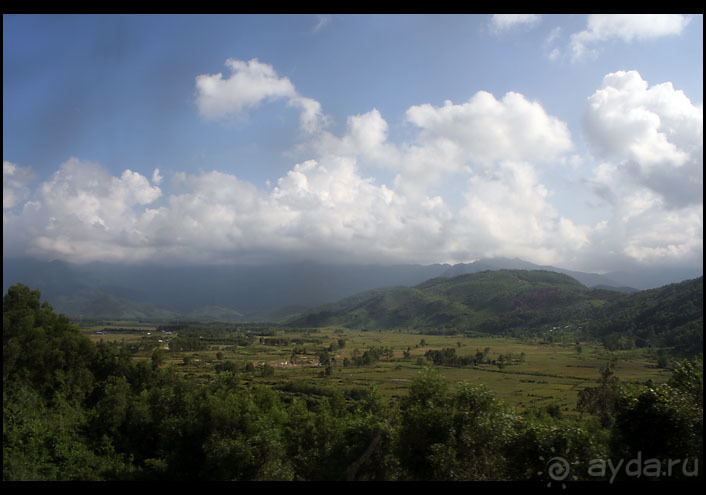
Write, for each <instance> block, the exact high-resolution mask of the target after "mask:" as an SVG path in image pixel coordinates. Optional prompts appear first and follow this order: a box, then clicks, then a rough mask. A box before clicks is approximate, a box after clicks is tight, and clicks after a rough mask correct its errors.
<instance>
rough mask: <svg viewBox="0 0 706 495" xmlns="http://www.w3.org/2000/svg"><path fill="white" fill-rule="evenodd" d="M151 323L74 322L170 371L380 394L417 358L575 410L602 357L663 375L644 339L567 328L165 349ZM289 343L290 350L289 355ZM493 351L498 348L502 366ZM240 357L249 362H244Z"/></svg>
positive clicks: (392, 392) (525, 402)
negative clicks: (464, 359) (435, 359)
mask: <svg viewBox="0 0 706 495" xmlns="http://www.w3.org/2000/svg"><path fill="white" fill-rule="evenodd" d="M157 328H158V326H157V325H145V324H140V323H139V322H106V323H102V324H100V325H92V326H88V325H85V326H83V327H82V332H83V333H84V334H86V335H88V336H89V337H90V338H91V339H92V340H94V341H95V342H99V341H101V340H102V341H104V342H116V343H121V344H130V345H132V346H134V349H136V353H135V358H136V359H150V358H151V355H152V352H153V351H154V349H161V350H162V351H163V352H162V356H163V361H162V364H161V366H162V367H171V368H172V369H173V370H175V372H177V373H178V374H181V375H184V376H187V377H189V378H191V379H194V380H196V381H198V382H202V383H205V382H209V381H211V380H212V379H213V378H214V376H215V375H216V373H217V372H218V369H219V366H222V365H223V364H224V363H229V364H230V365H231V366H232V367H234V368H235V369H237V372H238V374H239V376H240V377H241V378H242V379H243V380H244V381H245V382H246V383H265V384H268V385H270V386H272V387H277V388H279V389H285V390H286V389H287V385H291V384H296V385H297V386H298V387H300V389H301V387H304V388H306V389H307V390H308V391H312V390H322V389H323V390H330V389H331V388H340V389H342V390H343V391H347V390H355V389H370V388H373V387H374V388H375V390H376V391H377V392H378V393H379V394H380V395H381V396H382V397H385V398H393V397H400V396H403V395H405V394H406V393H407V388H408V386H409V384H410V382H411V381H412V380H413V378H414V377H415V376H416V375H417V374H418V373H419V372H420V371H421V370H422V369H423V368H425V367H435V368H436V369H438V370H439V371H440V373H441V374H442V376H443V377H444V378H446V379H447V380H448V381H450V382H461V381H465V382H469V383H471V384H474V385H479V384H484V385H486V386H487V387H488V388H489V389H490V390H491V391H492V392H493V393H494V394H495V395H496V397H497V398H498V399H500V400H502V401H504V402H506V403H507V404H508V405H511V406H513V407H515V408H517V409H519V410H524V409H528V408H533V407H543V406H547V405H558V406H559V407H560V408H561V410H562V411H564V412H565V413H569V414H572V413H574V412H575V407H576V400H577V394H578V391H579V390H581V389H583V388H584V387H587V386H593V385H594V384H595V382H596V381H597V379H598V377H599V371H600V369H601V368H602V367H605V366H606V365H607V364H608V363H609V362H610V361H613V363H614V370H615V373H616V375H617V376H618V377H619V378H620V380H621V381H623V382H639V383H644V382H646V381H648V380H651V381H652V382H654V383H662V382H665V381H666V380H667V379H668V378H669V371H667V370H666V369H662V368H658V367H656V366H655V362H654V359H652V358H650V356H649V355H648V352H647V350H646V349H641V350H632V351H608V350H606V349H605V348H604V347H603V346H602V345H601V344H598V343H592V342H580V343H579V344H577V342H576V341H575V340H574V339H573V338H572V337H571V336H570V335H564V336H563V337H562V336H561V335H557V336H556V338H554V339H552V340H554V341H553V342H547V341H543V340H541V339H539V338H535V339H527V340H520V339H516V338H510V337H497V338H493V337H469V336H465V335H425V334H420V333H409V332H402V331H399V332H398V331H383V332H379V331H358V330H349V329H345V330H344V329H340V328H325V329H311V330H307V329H300V330H297V331H293V330H287V331H286V332H285V331H284V330H283V329H268V331H267V332H263V334H264V335H257V334H253V335H251V337H250V341H251V343H249V344H248V345H233V344H229V343H225V344H223V343H221V344H219V343H215V344H209V345H205V346H204V348H203V349H199V350H187V351H175V350H173V349H170V347H172V346H170V342H173V340H174V339H175V338H178V336H179V335H178V332H173V333H167V332H159V331H157ZM203 333H204V334H207V331H204V332H203ZM267 339H273V340H276V341H277V343H278V345H272V344H271V343H270V344H268V343H266V342H267ZM341 340H343V341H345V344H344V346H343V347H342V348H340V347H339V348H337V349H335V350H331V347H330V346H331V344H333V345H334V348H335V347H338V343H339V342H340V341H341ZM296 342H299V343H298V344H297V343H296ZM371 347H375V348H379V349H380V348H385V349H389V351H388V353H386V355H384V356H383V357H381V358H380V359H379V360H377V361H375V362H374V363H371V364H367V365H353V364H351V361H352V360H353V357H354V356H356V355H361V354H362V353H363V352H365V351H366V350H368V349H370V348H371ZM445 348H454V349H455V353H456V355H458V356H466V355H474V354H476V353H477V352H483V351H485V353H486V356H487V360H488V361H489V362H487V363H483V364H478V365H475V366H474V365H467V366H444V365H434V364H433V363H432V362H430V361H429V360H428V359H426V358H425V353H426V352H427V351H429V350H442V349H445ZM295 349H297V350H298V354H295V355H293V353H294V351H295ZM321 351H327V352H328V355H329V356H330V358H332V361H331V366H330V367H329V368H328V372H327V370H326V367H324V366H322V365H321V364H320V362H319V353H320V352H321ZM405 351H407V353H406V354H407V355H405ZM500 356H503V357H504V358H503V359H504V363H503V365H501V366H500V365H498V361H499V359H498V358H499V357H500ZM293 357H294V359H292V358H293ZM493 361H495V364H493ZM248 363H251V364H252V365H253V368H254V370H253V369H252V368H251V371H245V366H246V365H247V364H248ZM265 365H268V366H270V367H271V368H272V371H273V373H272V374H271V375H269V376H264V375H265V374H263V373H262V371H261V370H262V368H263V367H264V366H265Z"/></svg>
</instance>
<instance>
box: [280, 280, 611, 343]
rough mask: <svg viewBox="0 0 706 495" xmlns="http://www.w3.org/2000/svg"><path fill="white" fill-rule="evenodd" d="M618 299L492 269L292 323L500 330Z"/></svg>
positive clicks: (568, 317)
mask: <svg viewBox="0 0 706 495" xmlns="http://www.w3.org/2000/svg"><path fill="white" fill-rule="evenodd" d="M622 297H624V296H623V295H622V294H619V293H617V292H611V291H603V290H593V289H588V288H587V287H585V286H584V285H582V284H581V283H580V282H578V281H577V280H575V279H573V278H571V277H569V276H567V275H563V274H560V273H555V272H549V271H541V270H533V271H530V270H494V271H485V272H479V273H473V274H467V275H460V276H457V277H452V278H446V277H439V278H434V279H431V280H428V281H426V282H423V283H421V284H419V285H417V286H415V287H411V288H399V289H390V290H388V291H385V292H383V293H372V294H371V295H370V297H368V298H363V297H360V298H355V299H351V301H352V304H349V305H343V304H341V305H339V306H338V307H337V308H335V309H333V310H331V309H325V310H320V311H315V312H312V313H310V314H309V315H307V316H305V317H302V318H298V319H297V320H295V321H293V322H292V325H342V326H346V327H350V328H374V329H389V328H418V329H432V328H434V329H445V328H448V329H456V330H462V331H482V332H504V331H509V330H512V329H517V328H529V327H537V326H539V325H559V324H562V323H564V322H568V321H574V320H576V319H580V318H584V317H586V316H588V315H590V314H591V313H592V311H593V309H594V308H596V307H600V306H601V305H604V304H606V303H607V302H609V301H613V300H616V299H620V298H622Z"/></svg>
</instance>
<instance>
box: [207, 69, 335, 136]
mask: <svg viewBox="0 0 706 495" xmlns="http://www.w3.org/2000/svg"><path fill="white" fill-rule="evenodd" d="M226 66H227V67H228V68H229V69H230V72H231V73H230V74H229V75H227V76H226V77H224V76H223V73H220V72H219V73H217V74H201V75H199V76H197V77H196V105H197V106H198V109H199V112H200V114H201V115H202V116H203V117H205V118H207V119H218V118H223V117H231V116H241V115H243V113H244V112H246V111H247V110H249V109H251V108H255V107H257V106H258V105H260V104H261V103H263V102H267V101H275V100H279V99H284V100H286V101H287V102H288V105H290V106H293V107H296V108H298V109H299V110H300V111H301V114H300V123H301V127H302V129H304V130H305V131H307V132H314V131H316V130H318V129H319V127H320V126H321V125H322V123H323V122H324V121H325V118H324V116H323V114H322V112H321V105H320V104H319V102H317V101H316V100H313V99H311V98H307V97H303V96H301V95H299V94H298V93H297V91H296V89H295V88H294V85H293V84H292V82H291V81H290V80H289V79H288V78H287V77H282V76H279V75H278V74H277V72H276V71H275V69H274V68H273V67H272V66H271V65H270V64H266V63H262V62H260V61H259V60H258V59H251V60H249V61H247V62H246V61H243V60H236V59H232V58H229V59H228V60H226Z"/></svg>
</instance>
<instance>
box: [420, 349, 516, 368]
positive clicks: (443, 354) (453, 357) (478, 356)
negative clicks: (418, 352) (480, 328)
mask: <svg viewBox="0 0 706 495" xmlns="http://www.w3.org/2000/svg"><path fill="white" fill-rule="evenodd" d="M489 352H490V348H486V349H485V350H484V351H480V350H477V351H476V353H475V354H468V355H465V356H459V355H458V354H456V349H455V348H453V347H447V348H445V349H441V350H437V349H430V350H428V351H427V352H425V353H424V357H426V358H427V359H428V360H429V361H431V362H432V363H434V364H436V365H442V366H478V365H480V364H493V365H497V366H498V367H499V368H503V367H505V366H506V365H508V364H512V363H514V362H524V360H525V353H524V352H522V353H520V354H519V355H515V354H513V353H511V352H509V353H507V354H500V355H498V357H497V358H496V359H492V358H490V357H489V355H488V354H489Z"/></svg>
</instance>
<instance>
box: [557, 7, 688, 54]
mask: <svg viewBox="0 0 706 495" xmlns="http://www.w3.org/2000/svg"><path fill="white" fill-rule="evenodd" d="M689 21H690V18H689V17H686V16H684V15H680V14H592V15H589V16H588V21H587V26H586V29H585V30H583V31H580V32H578V33H574V34H573V35H572V36H571V42H570V48H571V52H572V57H573V59H574V60H578V59H581V58H582V57H584V56H586V55H587V54H588V53H589V52H591V48H590V47H591V46H594V45H595V44H596V43H599V42H603V41H608V40H611V39H621V40H623V41H625V42H632V41H635V40H637V41H641V40H647V39H653V38H660V37H663V36H671V35H678V34H680V33H681V32H682V30H683V29H684V28H685V27H686V26H687V24H689Z"/></svg>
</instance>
